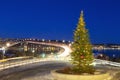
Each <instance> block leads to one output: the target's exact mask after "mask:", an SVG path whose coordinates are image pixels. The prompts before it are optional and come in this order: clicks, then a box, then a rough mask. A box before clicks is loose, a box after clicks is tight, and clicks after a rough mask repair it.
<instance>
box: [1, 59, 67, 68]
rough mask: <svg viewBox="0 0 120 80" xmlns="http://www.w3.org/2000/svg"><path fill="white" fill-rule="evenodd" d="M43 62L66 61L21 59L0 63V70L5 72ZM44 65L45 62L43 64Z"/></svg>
mask: <svg viewBox="0 0 120 80" xmlns="http://www.w3.org/2000/svg"><path fill="white" fill-rule="evenodd" d="M44 61H68V60H66V58H56V57H55V58H39V59H38V58H33V59H21V60H19V61H16V60H14V59H13V60H12V61H7V62H2V63H0V70H5V69H9V68H14V67H18V66H23V65H28V64H33V63H38V62H44ZM44 63H45V62H44Z"/></svg>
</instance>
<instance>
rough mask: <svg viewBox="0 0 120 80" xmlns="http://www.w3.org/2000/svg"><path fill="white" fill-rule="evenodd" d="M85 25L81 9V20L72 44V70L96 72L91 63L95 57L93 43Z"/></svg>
mask: <svg viewBox="0 0 120 80" xmlns="http://www.w3.org/2000/svg"><path fill="white" fill-rule="evenodd" d="M85 26H86V25H85V22H84V17H83V11H81V14H80V18H79V22H78V25H77V28H76V30H75V32H74V43H73V44H72V53H71V58H72V64H73V69H72V70H73V71H74V72H76V73H94V68H93V66H92V65H91V63H92V62H93V59H94V58H93V53H92V45H91V43H90V40H89V34H88V30H87V29H86V28H85Z"/></svg>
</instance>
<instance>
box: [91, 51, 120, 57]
mask: <svg viewBox="0 0 120 80" xmlns="http://www.w3.org/2000/svg"><path fill="white" fill-rule="evenodd" d="M93 53H94V55H95V56H97V55H98V54H105V55H106V56H108V57H109V58H120V50H118V49H106V50H104V49H103V50H93Z"/></svg>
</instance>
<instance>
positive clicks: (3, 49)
mask: <svg viewBox="0 0 120 80" xmlns="http://www.w3.org/2000/svg"><path fill="white" fill-rule="evenodd" d="M4 54H5V47H2V59H4Z"/></svg>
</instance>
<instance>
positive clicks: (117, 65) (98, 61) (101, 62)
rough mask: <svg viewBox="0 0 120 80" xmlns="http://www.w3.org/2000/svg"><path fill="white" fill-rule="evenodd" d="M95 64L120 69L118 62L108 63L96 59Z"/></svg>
mask: <svg viewBox="0 0 120 80" xmlns="http://www.w3.org/2000/svg"><path fill="white" fill-rule="evenodd" d="M94 62H95V64H103V65H106V64H107V65H110V66H116V67H120V63H118V62H112V61H106V60H100V59H95V61H94Z"/></svg>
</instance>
